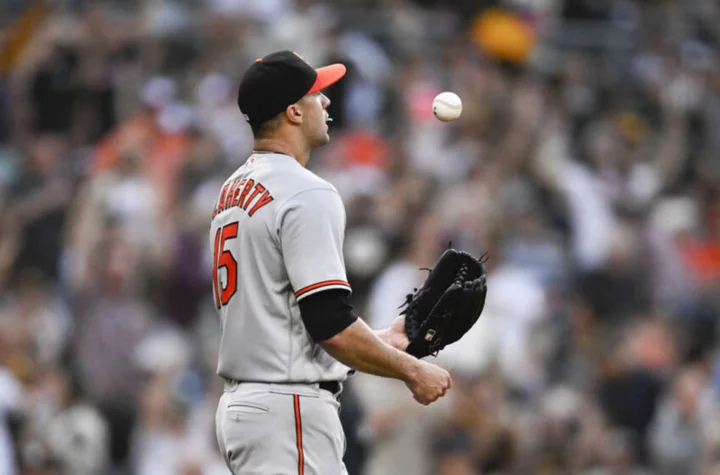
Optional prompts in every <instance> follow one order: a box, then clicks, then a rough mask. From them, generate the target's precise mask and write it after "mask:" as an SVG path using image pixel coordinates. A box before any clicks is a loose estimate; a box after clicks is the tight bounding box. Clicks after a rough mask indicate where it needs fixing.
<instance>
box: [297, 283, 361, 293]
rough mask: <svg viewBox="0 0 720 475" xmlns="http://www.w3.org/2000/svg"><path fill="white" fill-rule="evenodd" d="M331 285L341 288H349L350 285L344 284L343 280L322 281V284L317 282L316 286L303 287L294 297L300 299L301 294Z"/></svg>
mask: <svg viewBox="0 0 720 475" xmlns="http://www.w3.org/2000/svg"><path fill="white" fill-rule="evenodd" d="M331 285H342V286H343V287H348V288H350V284H348V283H347V282H345V281H344V280H324V281H322V282H318V283H316V284H312V285H308V286H307V287H303V288H302V289H300V290H298V291H297V292H295V297H300V296H301V295H303V294H306V293H308V292H310V291H311V290H317V289H320V288H322V287H330V286H331Z"/></svg>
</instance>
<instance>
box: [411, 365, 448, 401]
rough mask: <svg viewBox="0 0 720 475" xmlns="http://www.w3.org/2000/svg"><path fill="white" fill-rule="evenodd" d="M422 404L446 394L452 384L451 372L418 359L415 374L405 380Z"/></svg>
mask: <svg viewBox="0 0 720 475" xmlns="http://www.w3.org/2000/svg"><path fill="white" fill-rule="evenodd" d="M405 384H406V385H407V387H408V388H409V389H410V391H412V393H413V397H414V398H415V400H416V401H417V402H419V403H420V404H424V405H426V406H427V405H428V404H430V403H431V402H434V401H436V400H438V399H439V398H441V397H442V396H444V395H445V393H446V392H447V390H448V389H450V387H451V386H452V381H451V379H450V373H448V372H447V371H445V370H444V369H442V368H441V367H439V366H437V365H434V364H432V363H428V362H426V361H422V360H418V365H417V367H416V368H415V371H414V374H413V376H412V377H411V378H409V379H408V381H406V382H405Z"/></svg>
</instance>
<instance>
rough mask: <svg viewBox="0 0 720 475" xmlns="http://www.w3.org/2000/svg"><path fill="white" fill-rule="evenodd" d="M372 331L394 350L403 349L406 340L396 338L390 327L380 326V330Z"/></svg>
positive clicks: (405, 345)
mask: <svg viewBox="0 0 720 475" xmlns="http://www.w3.org/2000/svg"><path fill="white" fill-rule="evenodd" d="M374 332H375V335H376V336H377V337H378V338H380V340H382V342H383V343H385V344H386V345H390V346H392V347H393V348H395V349H396V350H400V351H405V348H406V347H407V341H404V340H403V339H402V338H398V335H397V334H396V333H395V332H393V330H392V329H391V328H382V329H380V330H374Z"/></svg>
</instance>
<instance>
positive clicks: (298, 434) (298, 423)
mask: <svg viewBox="0 0 720 475" xmlns="http://www.w3.org/2000/svg"><path fill="white" fill-rule="evenodd" d="M293 402H294V403H295V438H296V439H297V451H298V474H299V475H303V474H304V473H305V454H304V453H303V448H302V418H301V417H300V396H298V395H297V394H294V395H293Z"/></svg>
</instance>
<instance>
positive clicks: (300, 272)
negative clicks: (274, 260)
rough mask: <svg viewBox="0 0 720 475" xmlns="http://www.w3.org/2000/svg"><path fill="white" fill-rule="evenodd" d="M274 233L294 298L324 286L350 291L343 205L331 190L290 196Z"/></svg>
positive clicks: (323, 288) (304, 192)
mask: <svg viewBox="0 0 720 475" xmlns="http://www.w3.org/2000/svg"><path fill="white" fill-rule="evenodd" d="M277 233H278V238H279V241H280V247H281V250H282V255H283V259H284V260H285V267H286V269H287V273H288V277H289V278H290V284H291V285H292V287H293V291H294V293H295V297H296V298H297V299H298V300H300V299H302V298H304V297H307V296H309V295H312V294H314V293H316V292H320V291H322V290H327V289H345V290H348V291H351V288H350V284H348V282H347V274H346V272H345V260H344V258H343V240H344V237H345V207H344V206H343V203H342V200H341V198H340V195H338V194H337V192H335V191H334V190H331V189H324V188H318V189H313V190H308V191H303V192H301V193H298V194H297V195H295V196H294V197H292V198H290V199H289V200H288V201H287V202H286V203H285V204H283V207H282V209H281V212H280V213H279V215H278V223H277Z"/></svg>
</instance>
